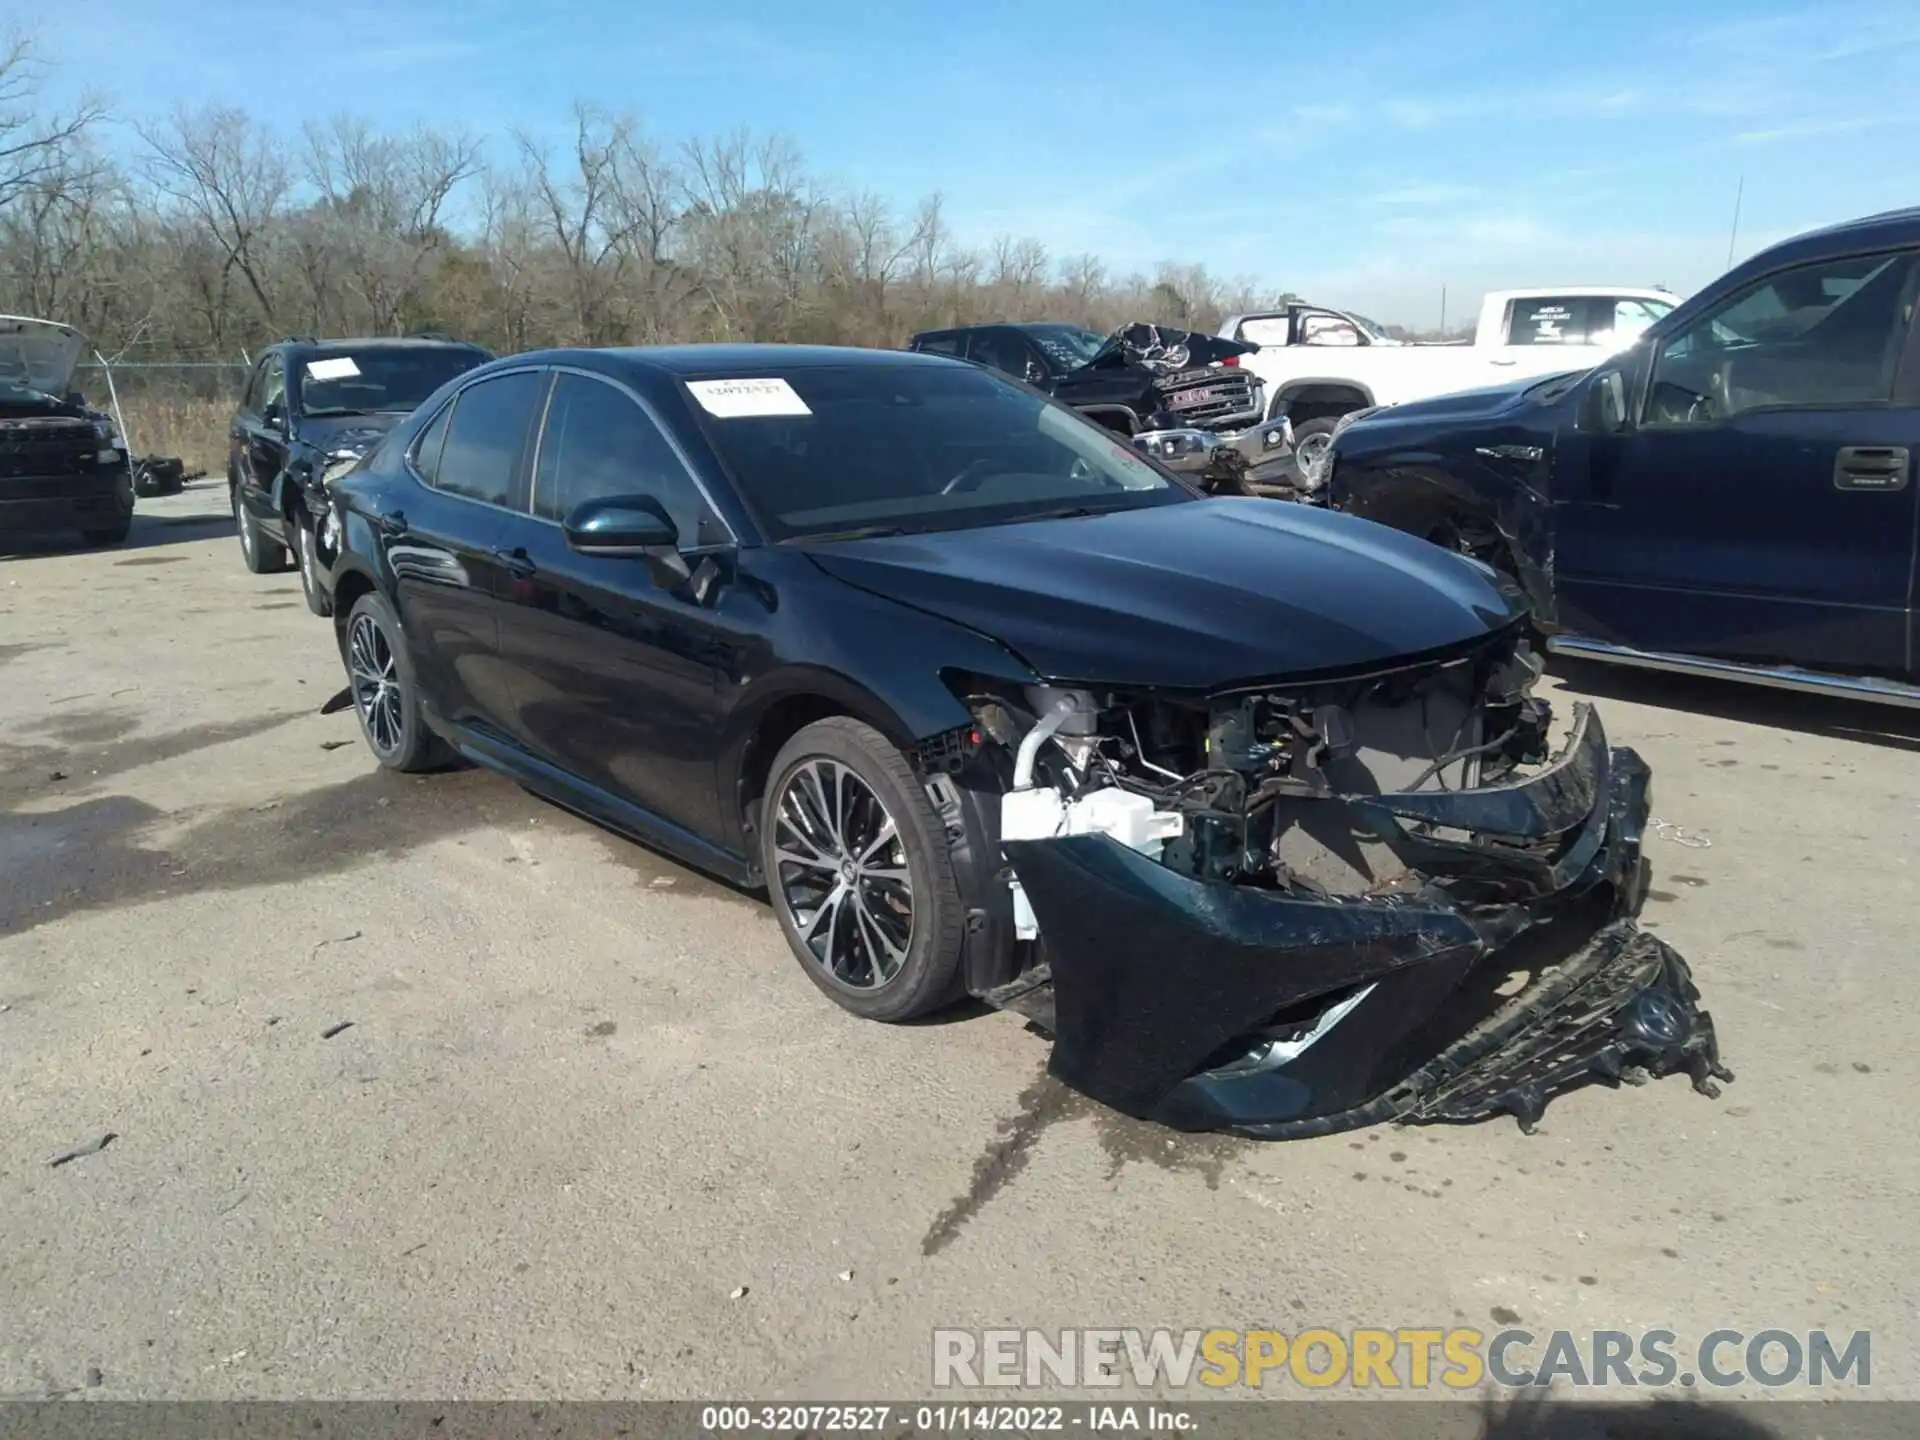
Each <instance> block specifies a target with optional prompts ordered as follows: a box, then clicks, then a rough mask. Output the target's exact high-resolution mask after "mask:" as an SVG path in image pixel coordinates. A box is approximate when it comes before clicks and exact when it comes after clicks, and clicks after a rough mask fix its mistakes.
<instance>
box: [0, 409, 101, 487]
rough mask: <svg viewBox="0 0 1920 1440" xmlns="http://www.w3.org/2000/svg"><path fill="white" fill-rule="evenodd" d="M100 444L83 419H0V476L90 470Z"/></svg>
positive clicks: (0, 477)
mask: <svg viewBox="0 0 1920 1440" xmlns="http://www.w3.org/2000/svg"><path fill="white" fill-rule="evenodd" d="M99 448H100V441H99V439H98V438H97V437H96V436H95V435H94V433H93V426H92V425H91V424H90V423H89V422H88V421H85V420H64V419H63V420H13V421H0V479H5V480H11V479H16V478H19V477H21V476H29V475H72V474H75V473H78V472H87V473H91V472H92V470H93V468H94V464H93V455H94V452H95V451H96V450H98V449H99Z"/></svg>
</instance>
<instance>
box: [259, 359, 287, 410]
mask: <svg viewBox="0 0 1920 1440" xmlns="http://www.w3.org/2000/svg"><path fill="white" fill-rule="evenodd" d="M286 399H287V367H286V365H285V364H284V363H283V362H282V361H281V359H280V357H279V356H278V355H269V356H268V357H267V364H266V368H265V369H264V370H263V371H262V372H261V374H260V408H259V411H258V413H259V414H262V415H264V414H266V413H267V407H268V406H270V405H275V404H278V405H280V406H281V408H283V409H284V408H285V407H286Z"/></svg>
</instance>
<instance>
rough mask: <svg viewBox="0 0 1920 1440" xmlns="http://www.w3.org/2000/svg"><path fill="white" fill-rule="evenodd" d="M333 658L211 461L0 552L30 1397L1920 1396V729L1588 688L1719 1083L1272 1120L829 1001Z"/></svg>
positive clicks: (3, 1175)
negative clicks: (1396, 1358) (1234, 1369)
mask: <svg viewBox="0 0 1920 1440" xmlns="http://www.w3.org/2000/svg"><path fill="white" fill-rule="evenodd" d="M342 684H343V677H342V673H341V668H340V663H339V659H338V657H337V655H336V653H335V652H334V650H333V647H332V641H331V632H330V630H329V628H328V627H327V626H326V625H325V624H324V623H323V622H321V621H319V620H316V619H315V618H314V617H312V616H311V615H309V614H308V613H307V611H306V609H305V607H304V606H303V604H302V603H301V599H300V594H299V588H298V584H297V581H296V579H295V577H293V576H292V575H283V576H272V577H255V576H250V575H248V574H246V573H245V572H244V571H243V570H242V568H241V565H240V558H239V554H238V550H237V547H236V545H235V543H234V541H233V538H232V533H231V524H230V522H229V520H228V519H227V517H226V514H225V494H224V487H222V486H220V485H218V484H206V483H202V484H198V485H195V486H192V487H190V488H189V489H188V491H187V492H186V493H185V494H182V495H180V496H176V497H170V498H168V499H164V500H157V501H142V502H141V503H140V511H139V514H138V515H137V517H136V520H135V527H134V532H133V536H132V538H131V539H130V540H129V542H128V543H127V545H126V546H125V547H123V548H120V549H116V550H111V551H100V552H92V553H87V552H65V551H57V550H52V549H35V550H32V551H29V552H28V553H26V554H16V555H12V556H10V557H8V558H5V559H0V1095H4V1097H5V1099H4V1102H3V1103H0V1116H4V1119H0V1217H4V1219H3V1220H0V1297H4V1299H3V1301H0V1395H16V1396H22V1395H46V1394H58V1393H66V1392H78V1391H85V1392H87V1393H92V1394H98V1395H100V1396H103V1397H195V1398H220V1397H232V1396H258V1397H316V1396H324V1397H353V1396H366V1397H371V1396H382V1397H423V1398H425V1397H432V1398H441V1399H448V1398H459V1397H500V1396H517V1397H531V1396H555V1397H570V1398H571V1397H578V1398H595V1397H634V1398H666V1397H707V1398H713V1397H769V1398H772V1397H781V1398H801V1397H813V1398H824V1397H836V1396H838V1397H861V1396H866V1397H873V1396H890V1397H892V1396H919V1395H924V1394H926V1393H927V1392H928V1389H929V1385H930V1383H931V1361H930V1355H931V1342H930V1335H931V1331H932V1330H933V1329H934V1328H935V1327H937V1326H964V1327H981V1326H992V1325H1009V1326H1014V1327H1020V1328H1027V1327H1032V1328H1039V1329H1044V1330H1049V1331H1051V1330H1054V1329H1058V1328H1060V1327H1065V1326H1077V1325H1106V1326H1122V1325H1138V1326H1145V1327H1154V1326H1170V1327H1176V1328H1184V1327H1188V1326H1197V1327H1208V1326H1226V1327H1241V1326H1244V1327H1256V1326H1272V1327H1275V1328H1280V1329H1284V1330H1297V1329H1299V1328H1301V1327H1303V1326H1306V1325H1309V1324H1312V1325H1322V1326H1327V1327H1331V1328H1333V1329H1336V1330H1344V1329H1350V1328H1352V1327H1355V1326H1384V1327H1389V1328H1393V1327H1408V1326H1421V1325H1425V1326H1436V1327H1444V1326H1450V1325H1473V1326H1476V1327H1479V1328H1482V1329H1485V1330H1487V1331H1489V1332H1491V1331H1493V1330H1497V1329H1499V1328H1501V1327H1502V1326H1505V1325H1514V1324H1523V1325H1524V1326H1525V1327H1526V1328H1529V1329H1533V1330H1538V1331H1541V1332H1545V1331H1547V1330H1551V1329H1553V1328H1556V1327H1565V1328H1569V1329H1575V1330H1581V1331H1585V1330H1590V1329H1592V1328H1595V1327H1618V1328H1623V1329H1638V1328H1641V1327H1649V1326H1659V1325H1665V1326H1669V1327H1671V1328H1672V1329H1674V1330H1675V1331H1677V1332H1678V1333H1679V1334H1680V1335H1681V1336H1682V1337H1683V1338H1693V1339H1697V1338H1698V1337H1701V1336H1703V1335H1705V1334H1706V1333H1707V1332H1709V1331H1712V1330H1714V1329H1717V1328H1722V1327H1727V1328H1735V1329H1741V1330H1745V1331H1749V1332H1752V1331H1757V1330H1761V1329H1766V1328H1781V1329H1788V1330H1798V1331H1801V1332H1803V1333H1804V1332H1805V1331H1806V1330H1808V1329H1813V1328H1825V1329H1827V1330H1829V1331H1837V1332H1842V1333H1846V1332H1851V1331H1854V1330H1863V1329H1864V1330H1870V1331H1871V1332H1872V1336H1873V1342H1872V1343H1873V1351H1872V1354H1873V1376H1872V1378H1873V1388H1874V1393H1876V1394H1877V1395H1881V1396H1888V1395H1899V1396H1905V1397H1908V1398H1912V1397H1916V1396H1920V1367H1916V1365H1915V1362H1914V1359H1913V1355H1914V1349H1913V1339H1914V1331H1915V1323H1916V1313H1915V1311H1916V1306H1915V1301H1914V1298H1913V1297H1914V1295H1915V1294H1916V1289H1917V1287H1916V1280H1917V1279H1920V1234H1917V1232H1916V1227H1915V1225H1914V1224H1913V1221H1912V1215H1913V1198H1912V1197H1913V1196H1914V1194H1915V1193H1916V1192H1917V1191H1920V1184H1917V1183H1916V1182H1917V1181H1920V1153H1917V1152H1916V1147H1915V1146H1914V1144H1913V1138H1914V1122H1913V1118H1912V1117H1913V1113H1914V1112H1913V1110H1912V1109H1911V1108H1909V1107H1911V1106H1912V1105H1913V1104H1914V1103H1915V1099H1916V1091H1917V1090H1920V1051H1916V1048H1915V1047H1914V1045H1913V1044H1912V1040H1911V1036H1912V1031H1913V1014H1914V999H1913V996H1914V989H1915V983H1914V965H1915V955H1916V951H1915V945H1914V927H1915V924H1916V920H1917V919H1920V904H1916V893H1915V883H1914V864H1915V856H1916V854H1920V771H1917V770H1916V764H1917V762H1916V757H1915V754H1914V751H1915V749H1916V748H1920V739H1917V738H1916V736H1920V727H1916V725H1915V724H1914V723H1913V718H1912V717H1905V716H1901V715H1898V714H1891V715H1890V714H1888V713H1886V712H1879V711H1874V710H1871V709H1866V708H1855V707H1851V706H1847V705H1842V704H1838V703H1829V702H1823V701H1816V700H1811V699H1798V698H1794V697H1783V696H1779V695H1773V694H1764V693H1754V692H1749V691H1741V690H1735V689H1731V688H1727V687H1721V686H1714V685H1706V684H1690V683H1683V682H1679V681H1676V680H1673V679H1671V678H1662V677H1633V676H1623V675H1617V674H1612V673H1600V674H1594V673H1590V672H1587V671H1581V672H1579V673H1577V674H1570V675H1567V676H1565V677H1562V679H1561V680H1560V681H1559V682H1557V685H1558V688H1560V689H1561V690H1562V691H1563V692H1568V693H1587V694H1592V695H1595V696H1597V697H1598V699H1599V702H1600V704H1601V707H1602V713H1603V716H1604V718H1605V720H1606V722H1607V724H1608V727H1609V731H1610V733H1611V734H1612V735H1613V737H1614V739H1615V741H1616V743H1628V744H1632V745H1635V746H1637V747H1639V748H1640V749H1641V750H1642V752H1643V753H1644V754H1645V755H1646V756H1647V758H1648V759H1649V761H1650V762H1651V764H1652V765H1653V769H1654V812H1655V814H1656V815H1657V816H1658V817H1659V818H1660V820H1661V821H1662V822H1664V823H1662V824H1660V825H1658V826H1656V827H1655V833H1654V835H1653V837H1652V838H1651V839H1650V840H1649V845H1648V850H1649V855H1650V857H1651V859H1652V861H1653V864H1654V867H1655V876H1654V881H1653V885H1654V892H1653V898H1652V900H1651V902H1650V903H1649V906H1648V910H1647V920H1648V923H1649V924H1650V925H1652V926H1656V927H1658V930H1659V933H1660V934H1661V935H1663V936H1664V937H1665V938H1667V939H1668V940H1669V941H1671V942H1672V943H1673V944H1674V945H1675V946H1676V947H1678V949H1679V950H1680V951H1681V952H1682V953H1683V954H1685V955H1686V956H1687V957H1688V958H1689V960H1690V961H1691V962H1692V964H1693V967H1694V970H1695V973H1696V976H1697V978H1698V980H1699V983H1700V985H1701V987H1702V989H1703V991H1704V992H1705V997H1706V1003H1707V1004H1708V1005H1709V1006H1710V1008H1711V1009H1712V1012H1713V1015H1714V1017H1715V1019H1716V1021H1717V1022H1718V1025H1719V1027H1720V1030H1721V1034H1722V1037H1723V1042H1724V1048H1725V1052H1726V1058H1727V1060H1728V1063H1729V1064H1731V1065H1732V1066H1733V1068H1734V1069H1735V1070H1736V1071H1737V1072H1738V1074H1739V1078H1738V1080H1737V1082H1736V1083H1734V1084H1733V1085H1731V1086H1729V1087H1728V1088H1727V1091H1726V1093H1725V1095H1724V1097H1723V1098H1721V1099H1720V1100H1718V1101H1710V1100H1707V1099H1705V1098H1702V1097H1701V1096H1699V1095H1696V1094H1694V1093H1692V1091H1691V1090H1690V1089H1689V1088H1688V1086H1687V1084H1686V1083H1685V1081H1683V1080H1679V1079H1673V1080H1667V1081H1663V1082H1659V1083H1655V1084H1651V1085H1647V1086H1644V1087H1641V1088H1638V1089H1632V1088H1628V1089H1621V1090H1617V1091H1612V1090H1605V1089H1591V1090H1587V1091H1584V1092H1581V1093H1579V1094H1577V1095H1574V1096H1572V1097H1569V1098H1567V1099H1563V1100H1561V1101H1559V1102H1558V1103H1557V1104H1556V1105H1555V1106H1554V1107H1553V1108H1552V1109H1551V1110H1550V1111H1549V1112H1548V1115H1547V1119H1546V1123H1545V1125H1544V1126H1543V1128H1542V1131H1541V1133H1540V1134H1538V1135H1535V1136H1533V1137H1531V1138H1529V1137H1526V1136H1523V1135H1522V1134H1520V1132H1519V1131H1518V1129H1517V1128H1516V1127H1514V1126H1513V1125H1511V1124H1508V1123H1500V1124H1488V1125H1481V1126H1475V1127H1468V1128H1452V1129H1376V1130H1372V1131H1368V1132H1364V1133H1361V1134H1358V1135H1348V1136H1339V1137H1334V1138H1329V1139H1326V1140H1320V1141H1312V1142H1299V1143H1292V1144H1285V1145H1264V1146H1263V1145H1258V1144H1250V1143H1242V1142H1238V1141H1233V1140H1227V1139H1221V1138H1217V1137H1185V1136H1176V1135H1172V1134H1169V1133H1167V1132H1165V1131H1161V1130H1157V1129H1154V1128H1152V1127H1148V1126H1144V1125H1140V1124H1137V1123H1134V1122H1131V1121H1127V1120H1124V1119H1121V1118H1119V1117H1116V1116H1115V1115H1113V1114H1110V1113H1107V1112H1104V1111H1102V1110H1100V1109H1099V1108H1098V1107H1095V1106H1093V1105H1092V1104H1090V1103H1088V1102H1085V1101H1083V1100H1081V1099H1080V1098H1078V1097H1076V1096H1074V1095H1072V1094H1070V1093H1068V1092H1065V1091H1063V1090H1061V1089H1059V1088H1058V1087H1056V1086H1054V1085H1052V1084H1051V1083H1049V1082H1047V1081H1046V1080H1045V1079H1044V1078H1043V1068H1044V1065H1045V1061H1046V1054H1047V1045H1046V1041H1045V1040H1044V1039H1043V1038H1042V1037H1040V1036H1038V1035H1036V1034H1034V1033H1032V1032H1030V1031H1029V1030H1028V1029H1027V1028H1026V1027H1025V1026H1024V1025H1023V1024H1022V1022H1021V1021H1020V1020H1018V1019H1017V1018H1015V1017H1013V1016H1009V1015H1004V1014H995V1013H988V1012H982V1011H975V1010H969V1011H964V1012H961V1013H958V1014H955V1015H952V1016H948V1017H943V1018H942V1019H941V1020H940V1021H939V1022H937V1023H931V1024H923V1025H918V1026H911V1027H903V1028H889V1027H885V1026H880V1025H874V1024H870V1023H865V1022H862V1021H859V1020H856V1019H854V1018H852V1017H850V1016H847V1015H845V1014H843V1013H841V1012H840V1011H839V1010H837V1009H836V1008H834V1007H833V1006H832V1005H831V1004H829V1003H828V1002H827V1001H826V1000H825V999H824V998H823V997H822V996H821V995H820V994H819V993H818V992H817V991H816V990H815V989H814V987H813V986H812V985H811V984H809V983H808V982H807V980H806V978H805V977H804V976H803V975H802V974H801V973H800V971H799V969H798V968H797V966H796V965H795V963H794V961H793V960H792V959H791V957H790V956H789V954H788V953H787V951H786V948H785V946H784V945H783V943H782V941H781V938H780V935H779V933H778V931H777V929H776V927H775V924H774V921H773V919H772V917H771V916H770V914H769V913H768V911H767V909H766V908H765V907H764V905H763V904H762V903H760V902H759V901H757V900H756V899H754V898H753V897H751V896H748V895H744V894H740V893H736V892H734V891H732V890H730V889H728V888H726V887H724V886H722V885H719V884H716V883H713V882H712V881H709V880H707V879H704V878H702V877H700V876H698V875H696V874H694V873H692V872H690V871H687V870H685V869H682V868H680V867H678V866H676V865H673V864H671V863H668V862H666V861H664V860H662V859H659V858H657V857H655V856H653V855H651V854H649V853H648V852H646V851H645V850H642V849H640V848H638V847H636V846H634V845H632V844H629V843H627V842H626V841H624V840H621V839H618V838H615V837H613V836H610V835H608V834H606V833H603V832H601V831H599V830H597V829H595V828H593V827H592V826H590V825H588V824H586V823H584V822H581V821H579V820H576V819H574V818H571V817H570V816H568V815H566V814H564V813H563V812H561V811H559V810H557V809H555V808H553V807H551V806H549V805H547V804H544V803H542V802H540V801H538V800H536V799H534V798H532V797H530V796H529V795H527V794H525V793H523V792H522V791H520V790H519V789H517V788H516V787H514V786H513V785H511V784H510V783H508V782H506V781H504V780H501V779H499V778H496V777H494V776H492V775H489V774H486V773H482V772H478V771H465V772H458V773H452V774H447V775H441V776H434V777H430V778H424V779H404V778H400V777H395V776H390V775H386V774H382V773H378V772H377V771H376V769H375V767H374V765H373V762H372V760H371V759H370V757H369V756H368V754H367V753H366V751H365V750H364V748H363V747H362V745H361V743H360V740H359V737H358V733H357V730H356V728H355V724H354V720H353V716H352V714H351V713H350V712H349V711H347V710H345V709H344V708H340V707H341V706H342V704H343V697H341V695H340V692H341V690H342ZM343 1027H344V1028H343ZM108 1134H111V1135H112V1136H113V1137H114V1138H113V1139H112V1141H111V1143H110V1144H108V1145H107V1146H106V1147H105V1148H104V1149H97V1150H94V1151H93V1152H92V1153H87V1154H82V1155H80V1156H78V1157H77V1158H73V1159H71V1160H68V1161H67V1162H66V1163H58V1162H59V1160H60V1157H62V1156H64V1155H66V1154H67V1153H68V1152H71V1151H73V1150H75V1149H76V1148H79V1147H86V1146H88V1145H90V1144H95V1143H97V1142H98V1141H99V1140H100V1139H101V1138H102V1137H104V1136H106V1135H108ZM1296 1393H1297V1392H1296ZM1737 1393H1755V1394H1757V1393H1759V1392H1758V1391H1757V1390H1748V1391H1745V1392H1737ZM1799 1393H1801V1394H1803V1395H1804V1394H1806V1393H1807V1392H1805V1391H1802V1392H1799Z"/></svg>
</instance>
